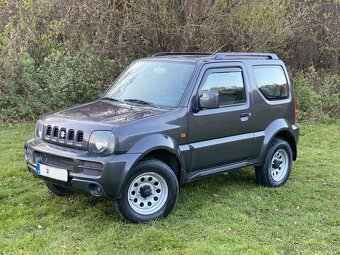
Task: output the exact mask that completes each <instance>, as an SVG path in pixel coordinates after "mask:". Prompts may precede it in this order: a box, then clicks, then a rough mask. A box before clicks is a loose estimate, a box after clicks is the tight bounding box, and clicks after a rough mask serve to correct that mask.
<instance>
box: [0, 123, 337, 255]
mask: <svg viewBox="0 0 340 255" xmlns="http://www.w3.org/2000/svg"><path fill="white" fill-rule="evenodd" d="M32 135H33V126H32V125H17V126H11V127H8V126H0V161H1V165H0V183H1V188H0V254H64V253H65V254H70V253H71V254H78V253H79V254H153V253H156V254H238V253H242V254H339V253H340V201H339V200H340V199H339V198H340V125H339V123H337V124H333V125H319V124H318V125H306V124H305V125H302V126H301V136H300V143H299V155H298V160H297V161H296V162H295V164H294V167H293V172H292V175H291V177H290V179H289V181H288V183H287V184H286V185H285V186H284V187H281V188H278V189H269V188H261V187H259V186H258V185H257V184H256V183H255V178H254V172H253V170H252V169H244V170H243V171H239V172H234V173H230V174H228V175H219V176H214V177H211V178H207V179H204V180H200V181H196V182H192V183H189V184H186V185H185V186H183V187H182V189H181V194H180V197H179V200H178V204H177V206H176V208H175V210H174V211H173V212H172V213H171V214H170V215H169V216H168V217H167V218H166V219H164V220H160V221H157V222H153V223H150V224H141V225H136V224H129V223H124V222H123V221H122V220H121V219H120V218H119V217H118V215H117V213H116V212H115V211H114V210H113V206H112V202H110V201H106V200H101V199H96V198H94V197H90V196H85V195H82V194H76V195H74V196H72V197H68V198H58V197H56V196H54V195H52V194H51V193H50V192H48V191H47V188H46V187H45V186H44V184H43V182H42V181H40V180H38V179H35V178H33V177H32V176H31V175H30V174H29V173H28V171H27V168H26V166H25V162H24V156H23V143H24V141H26V140H27V139H28V138H29V137H31V136H32Z"/></svg>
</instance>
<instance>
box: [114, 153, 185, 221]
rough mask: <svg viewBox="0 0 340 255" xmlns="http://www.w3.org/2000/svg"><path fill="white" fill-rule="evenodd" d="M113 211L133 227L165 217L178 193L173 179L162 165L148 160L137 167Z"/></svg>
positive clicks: (173, 175) (170, 172)
mask: <svg viewBox="0 0 340 255" xmlns="http://www.w3.org/2000/svg"><path fill="white" fill-rule="evenodd" d="M131 173H132V174H131V175H130V176H129V177H128V181H127V183H126V184H125V186H124V188H123V189H124V190H123V194H122V197H121V198H120V199H119V200H118V201H117V202H116V207H117V210H118V212H119V214H120V215H121V216H122V218H123V219H125V220H127V221H131V222H135V223H142V222H148V221H152V220H155V219H159V218H164V217H166V216H167V215H168V214H169V213H170V212H171V211H172V209H173V208H174V206H175V204H176V201H177V198H178V192H179V185H178V181H177V178H176V175H175V174H174V172H173V171H172V169H171V168H170V167H169V166H168V165H166V164H165V163H163V162H161V161H159V160H155V159H151V160H145V161H142V162H140V163H138V164H137V166H136V167H135V168H134V169H133V170H132V171H131Z"/></svg>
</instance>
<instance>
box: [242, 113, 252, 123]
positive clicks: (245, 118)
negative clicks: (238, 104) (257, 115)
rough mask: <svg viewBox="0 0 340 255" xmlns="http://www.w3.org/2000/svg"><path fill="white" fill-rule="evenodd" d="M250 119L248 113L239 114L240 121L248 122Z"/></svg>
mask: <svg viewBox="0 0 340 255" xmlns="http://www.w3.org/2000/svg"><path fill="white" fill-rule="evenodd" d="M250 117H251V113H250V112H242V113H241V114H240V118H241V121H247V120H249V118H250Z"/></svg>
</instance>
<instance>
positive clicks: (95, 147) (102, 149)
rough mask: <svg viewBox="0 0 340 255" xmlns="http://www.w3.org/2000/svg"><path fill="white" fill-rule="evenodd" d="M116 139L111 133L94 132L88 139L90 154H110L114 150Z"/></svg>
mask: <svg viewBox="0 0 340 255" xmlns="http://www.w3.org/2000/svg"><path fill="white" fill-rule="evenodd" d="M115 143H116V138H115V135H114V134H113V133H112V132H111V131H94V132H92V134H91V137H90V143H89V151H90V152H91V153H103V154H112V153H113V152H114V150H115Z"/></svg>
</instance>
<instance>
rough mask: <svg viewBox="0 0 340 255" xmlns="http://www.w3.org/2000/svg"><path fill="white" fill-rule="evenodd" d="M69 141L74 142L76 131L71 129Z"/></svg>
mask: <svg viewBox="0 0 340 255" xmlns="http://www.w3.org/2000/svg"><path fill="white" fill-rule="evenodd" d="M68 140H69V141H73V140H74V130H73V129H71V130H69V131H68Z"/></svg>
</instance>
